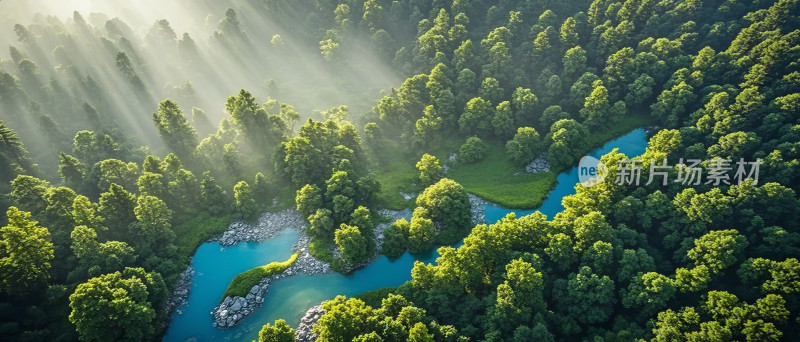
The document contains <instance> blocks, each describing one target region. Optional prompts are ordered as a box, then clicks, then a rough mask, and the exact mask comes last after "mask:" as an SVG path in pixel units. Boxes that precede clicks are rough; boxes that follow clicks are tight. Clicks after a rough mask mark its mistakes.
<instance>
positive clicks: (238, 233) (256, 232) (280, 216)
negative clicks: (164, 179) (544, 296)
mask: <svg viewBox="0 0 800 342" xmlns="http://www.w3.org/2000/svg"><path fill="white" fill-rule="evenodd" d="M468 197H469V201H470V206H471V211H472V221H473V222H472V223H473V224H481V223H484V219H485V215H484V205H485V204H487V202H486V201H484V200H483V199H481V198H479V197H477V196H475V195H471V194H468ZM378 213H379V214H380V215H382V216H384V217H387V218H389V220H388V222H385V223H381V224H378V225H376V227H375V228H374V233H375V245H376V248H375V251H376V252H375V255H373V257H372V258H370V259H369V260H368V261H367V262H365V263H363V264H360V265H353V266H350V267H348V266H346V265H343V266H345V267H346V268H347V269H357V268H360V267H363V266H366V265H368V264H369V263H371V262H372V261H374V259H375V258H377V256H378V252H379V251H380V248H381V245H382V243H383V233H384V231H385V230H386V229H387V228H389V227H390V226H391V225H392V224H393V223H394V222H395V221H396V220H398V219H400V218H401V217H408V216H410V215H411V210H410V209H405V210H400V211H396V210H387V209H381V210H380V211H379V212H378ZM306 225H307V223H306V222H305V219H303V217H302V215H301V214H300V213H299V212H298V211H297V210H294V209H285V210H282V211H279V212H274V213H271V212H268V213H264V214H263V215H262V216H261V217H260V218H259V220H258V221H257V222H255V223H245V222H234V223H231V225H230V226H229V227H228V229H227V230H226V231H225V232H224V233H222V234H221V235H219V236H218V237H216V238H213V239H211V240H209V241H217V242H219V244H220V245H222V246H232V245H235V244H237V243H239V242H247V241H254V242H259V241H264V240H267V239H270V238H272V237H275V236H276V235H277V234H278V233H280V232H281V231H282V230H284V229H296V230H298V231H299V232H300V237H299V238H298V240H297V241H296V242H295V243H294V245H293V246H292V250H293V251H294V252H298V253H300V255H299V256H298V258H297V260H296V261H295V262H294V263H293V264H292V265H291V266H290V267H289V268H287V269H286V270H285V271H284V272H282V273H279V274H275V275H272V276H270V277H267V278H264V279H262V280H261V281H260V282H259V283H258V284H257V285H255V286H253V288H252V289H250V292H249V293H248V294H247V295H246V296H244V297H239V296H233V297H231V296H228V297H226V298H225V299H224V300H223V301H222V303H220V305H218V306H217V307H216V308H214V310H212V311H211V315H212V317H213V319H214V326H215V327H217V328H220V329H226V328H231V327H233V326H235V325H236V324H237V323H239V322H240V321H241V320H242V319H244V318H245V317H247V316H248V315H251V314H252V313H253V312H255V311H256V310H258V309H259V308H260V307H261V304H262V303H263V302H264V298H265V297H266V295H267V292H268V291H269V287H270V284H272V283H274V282H275V281H277V280H279V279H282V278H285V277H288V276H292V275H295V274H320V273H328V272H331V267H330V265H329V264H328V263H326V262H324V261H321V260H319V259H317V258H314V257H313V256H312V255H311V254H310V253H309V249H308V244H309V241H310V238H309V237H308V235H306V234H305V230H304V228H305V227H306ZM336 252H338V251H334V254H336ZM193 274H194V269H192V268H191V266H190V267H189V268H187V269H186V271H184V272H183V273H181V276H180V278H179V280H178V284H177V285H176V287H175V291H174V292H173V293H172V294H171V295H170V297H169V298H168V301H167V312H168V314H170V315H171V314H172V313H173V312H174V313H177V314H181V311H180V306H181V305H183V304H186V300H187V298H188V296H189V291H190V289H191V285H192V276H193ZM315 308H317V309H315ZM315 308H312V309H310V310H309V312H308V313H307V314H306V317H304V318H303V319H304V320H303V321H301V326H304V325H305V326H307V328H304V329H305V330H300V328H298V330H297V331H298V335H297V336H298V340H299V341H313V340H315V339H316V336H314V335H313V334H312V333H311V326H312V325H313V323H314V322H316V319H318V318H319V316H321V310H322V309H321V308H318V307H315ZM301 331H305V332H304V333H302V335H301ZM301 336H302V338H301Z"/></svg>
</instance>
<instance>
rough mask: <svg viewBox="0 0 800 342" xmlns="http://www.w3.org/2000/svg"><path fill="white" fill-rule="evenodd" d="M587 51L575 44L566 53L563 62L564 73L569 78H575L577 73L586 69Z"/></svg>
mask: <svg viewBox="0 0 800 342" xmlns="http://www.w3.org/2000/svg"><path fill="white" fill-rule="evenodd" d="M586 61H587V59H586V51H585V50H583V48H581V47H580V46H575V47H572V48H570V49H569V50H567V52H565V53H564V57H563V58H562V59H561V63H562V64H563V65H564V74H565V75H566V76H568V79H569V80H574V79H575V78H574V77H575V76H576V75H580V74H582V73H583V72H585V71H586Z"/></svg>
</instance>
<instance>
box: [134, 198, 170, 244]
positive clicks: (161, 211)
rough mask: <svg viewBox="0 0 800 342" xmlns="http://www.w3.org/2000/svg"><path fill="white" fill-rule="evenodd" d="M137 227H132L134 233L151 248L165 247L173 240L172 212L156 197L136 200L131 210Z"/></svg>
mask: <svg viewBox="0 0 800 342" xmlns="http://www.w3.org/2000/svg"><path fill="white" fill-rule="evenodd" d="M133 212H134V214H136V219H137V220H138V221H139V224H138V225H134V226H133V227H132V228H133V229H134V233H135V234H136V235H138V236H139V237H140V238H141V239H142V240H143V241H144V242H145V243H148V244H150V245H151V246H161V247H163V246H166V245H168V244H170V243H171V242H172V240H173V239H175V233H173V232H172V229H171V227H172V224H171V223H170V221H171V220H172V211H171V210H169V208H167V205H166V204H165V203H164V201H162V200H160V199H159V198H158V197H154V196H148V195H142V196H139V198H138V199H137V200H136V207H135V208H133Z"/></svg>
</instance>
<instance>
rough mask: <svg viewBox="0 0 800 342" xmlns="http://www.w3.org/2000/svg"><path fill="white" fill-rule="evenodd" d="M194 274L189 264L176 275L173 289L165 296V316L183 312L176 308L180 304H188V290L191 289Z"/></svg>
mask: <svg viewBox="0 0 800 342" xmlns="http://www.w3.org/2000/svg"><path fill="white" fill-rule="evenodd" d="M193 276H194V268H193V267H192V266H191V265H189V266H188V267H186V269H185V270H184V271H183V272H181V274H180V275H179V276H178V280H176V281H175V290H174V291H172V293H170V294H169V295H168V296H167V301H166V304H165V308H164V311H166V313H167V317H172V314H173V313H175V314H178V315H180V314H182V313H183V312H182V311H181V310H180V309H178V307H180V306H182V305H186V304H188V303H189V302H188V300H189V292H190V291H191V290H192V277H193Z"/></svg>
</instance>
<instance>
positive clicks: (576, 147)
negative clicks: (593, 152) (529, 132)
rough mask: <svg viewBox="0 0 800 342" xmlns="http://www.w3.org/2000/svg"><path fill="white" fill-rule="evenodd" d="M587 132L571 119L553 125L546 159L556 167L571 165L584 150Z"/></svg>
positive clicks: (582, 126) (584, 127)
mask: <svg viewBox="0 0 800 342" xmlns="http://www.w3.org/2000/svg"><path fill="white" fill-rule="evenodd" d="M588 135H589V131H588V129H587V128H586V126H584V125H582V124H580V123H578V122H576V121H575V120H572V119H563V120H559V121H556V122H555V123H553V126H551V127H550V134H549V135H548V136H549V137H550V139H552V141H553V143H552V144H551V145H550V148H549V149H548V151H547V159H548V160H549V161H550V164H552V165H554V166H556V167H566V166H569V165H572V164H573V163H574V162H575V159H576V158H577V157H578V155H579V154H582V153H583V152H584V151H585V149H586V137H587V136H588Z"/></svg>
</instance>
